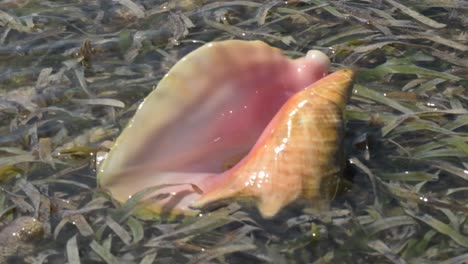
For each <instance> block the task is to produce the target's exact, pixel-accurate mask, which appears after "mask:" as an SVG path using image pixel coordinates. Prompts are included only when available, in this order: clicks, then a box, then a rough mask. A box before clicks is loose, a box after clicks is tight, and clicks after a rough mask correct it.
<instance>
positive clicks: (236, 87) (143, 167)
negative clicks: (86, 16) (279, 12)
mask: <svg viewBox="0 0 468 264" xmlns="http://www.w3.org/2000/svg"><path fill="white" fill-rule="evenodd" d="M328 66H329V60H328V58H327V57H326V56H325V55H324V54H323V53H321V52H319V51H309V52H308V54H307V55H306V56H305V57H303V58H299V59H296V60H290V59H288V58H287V57H285V56H283V55H282V54H281V52H280V51H279V50H278V49H276V48H273V47H270V46H268V45H267V44H265V43H263V42H261V41H240V40H229V41H222V42H213V43H209V44H206V45H204V46H202V47H200V48H198V49H197V50H195V51H193V52H192V53H190V54H188V55H187V56H185V57H184V58H183V59H181V61H179V62H178V63H177V64H176V65H174V67H173V68H172V69H171V70H170V71H169V72H168V73H167V74H166V76H165V77H164V78H163V79H162V80H161V81H160V83H159V85H158V87H157V88H156V89H155V90H154V91H153V92H152V93H151V94H150V95H148V97H147V98H146V99H145V100H144V102H143V103H142V104H141V105H140V107H139V108H138V111H137V113H136V114H135V116H134V117H133V119H132V120H131V121H130V122H129V124H128V126H127V128H126V129H125V130H124V131H123V132H122V134H121V135H120V137H119V138H118V139H117V141H116V143H115V145H114V147H113V148H112V149H111V151H110V153H109V154H108V157H107V158H106V159H105V161H104V162H103V164H102V165H101V166H100V168H99V171H98V182H99V184H100V186H101V187H103V188H105V189H108V190H109V191H110V192H111V194H112V196H113V197H114V198H115V199H117V200H118V201H120V202H125V201H126V200H127V199H129V198H130V197H131V196H132V195H134V194H136V193H137V192H140V191H142V190H145V189H147V188H148V187H152V186H161V188H160V189H157V190H154V191H152V192H151V193H150V194H147V195H146V197H145V199H146V201H151V202H149V203H148V206H147V209H149V210H152V211H156V212H159V213H161V212H162V213H168V212H169V213H174V212H175V213H179V212H182V213H184V214H194V213H197V212H198V211H197V210H196V208H200V207H203V206H205V205H207V204H209V203H211V202H214V201H218V200H222V199H226V198H231V197H245V198H248V199H250V200H252V201H254V202H255V203H256V204H257V207H258V208H259V210H260V213H261V214H262V215H263V216H264V217H265V218H269V217H273V216H274V215H275V214H277V213H278V211H279V210H281V209H282V208H283V207H284V206H286V205H288V204H289V203H291V202H293V201H296V200H300V199H302V200H306V201H308V202H309V204H310V205H311V206H312V207H315V208H319V207H323V206H324V205H326V204H328V202H329V200H330V199H331V197H332V196H333V193H334V190H335V187H336V183H337V181H338V175H339V174H340V172H341V168H342V166H341V165H342V164H341V161H342V160H341V156H340V146H341V141H342V138H343V120H342V112H343V109H344V107H345V105H346V102H347V100H348V97H349V93H350V90H351V89H350V87H351V84H352V78H353V73H352V71H351V70H340V71H337V72H335V73H333V74H331V75H328V76H326V77H324V78H322V77H323V76H324V75H326V73H327V71H328ZM319 79H320V80H319ZM317 80H319V81H318V82H316V81H317ZM314 82H316V83H315V84H312V83H314ZM311 84H312V85H311ZM246 154H247V155H246ZM230 161H231V162H232V163H233V167H232V168H229V166H228V165H226V164H227V163H229V162H230Z"/></svg>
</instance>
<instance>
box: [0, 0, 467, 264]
mask: <svg viewBox="0 0 468 264" xmlns="http://www.w3.org/2000/svg"><path fill="white" fill-rule="evenodd" d="M467 13H468V3H467V2H466V1H462V0H445V1H437V0H421V1H403V0H350V1H340V0H336V1H324V0H303V1H300V0H291V1H277V0H272V1H225V2H223V1H206V0H198V1H188V0H174V1H168V2H167V3H163V2H162V1H154V0H141V1H137V0H118V1H84V2H83V1H35V0H23V1H20V0H3V1H1V2H0V33H1V35H0V67H1V70H0V184H1V186H0V188H1V192H0V221H1V222H2V225H1V226H0V228H2V227H3V230H2V231H0V245H2V246H3V245H7V246H5V247H3V248H2V249H0V262H1V263H3V262H6V261H11V262H12V263H21V262H23V263H65V262H68V263H70V264H76V263H141V264H146V263H238V262H241V261H255V262H257V263H349V262H351V261H352V262H353V263H372V262H374V263H467V262H468V205H467V204H468V129H467V128H468V92H467V86H468V60H467V58H466V54H468V53H467V52H468V32H466V28H467V26H468V16H467ZM464 30H465V31H464ZM232 38H238V39H260V40H263V41H265V42H267V43H269V44H270V45H273V46H277V47H279V48H281V49H283V50H284V51H285V53H286V54H288V55H290V56H291V57H297V56H300V55H303V54H304V53H305V52H307V50H309V49H319V50H322V51H324V52H325V53H327V54H328V55H329V56H330V57H331V60H332V67H333V68H334V69H338V68H342V67H353V68H355V69H356V70H357V72H358V77H357V80H356V85H355V87H354V91H353V96H352V98H351V103H350V104H349V105H348V107H347V111H346V118H347V120H348V123H347V127H348V135H347V144H346V151H347V155H348V160H349V164H348V166H347V170H346V173H345V175H344V176H345V178H346V180H347V181H348V184H347V189H346V190H345V191H344V192H343V193H342V194H341V195H340V196H338V197H337V198H336V200H335V201H334V203H333V204H332V207H331V209H330V210H329V211H325V212H306V211H301V210H298V209H296V208H290V210H286V211H285V212H283V213H282V215H280V216H279V217H277V218H275V219H273V220H268V221H267V220H263V219H262V218H260V217H259V215H258V213H257V212H256V211H255V210H251V209H250V208H248V207H244V206H241V205H239V204H237V203H232V204H229V205H228V206H226V207H222V208H219V209H217V210H214V211H212V212H207V213H205V214H203V215H202V216H200V217H196V218H187V219H184V218H180V219H176V220H174V219H171V221H169V220H168V219H160V220H158V221H143V220H139V219H138V218H135V217H134V216H133V215H132V212H133V211H134V210H135V209H138V198H139V197H138V195H136V196H134V197H133V198H132V199H130V200H129V201H128V202H127V203H126V204H123V205H119V204H118V203H116V202H114V201H113V200H112V199H111V197H109V195H108V194H107V193H105V192H104V191H103V190H100V189H99V188H97V187H96V183H95V182H96V179H95V174H96V173H95V166H96V165H95V164H96V160H97V159H99V155H97V154H98V153H99V152H102V151H106V149H107V147H106V146H108V140H113V139H114V138H115V137H116V136H117V135H118V134H119V132H120V131H121V129H122V127H123V126H125V124H126V122H127V121H128V120H129V118H130V117H131V116H132V114H133V113H134V111H135V110H136V108H137V106H138V104H139V103H140V102H141V100H142V99H143V98H144V97H145V95H147V94H148V93H149V92H150V91H151V90H152V89H153V88H154V86H155V84H157V82H158V80H159V79H160V78H161V77H162V76H163V75H164V74H165V73H166V72H167V70H168V69H169V68H170V67H171V66H172V65H173V64H174V63H175V62H176V61H177V60H178V59H179V58H181V57H182V56H183V55H184V54H186V53H188V52H189V51H191V50H193V49H195V48H196V47H199V46H200V45H202V44H203V43H206V42H209V41H215V40H225V39H232ZM21 217H35V218H36V219H38V220H39V221H40V222H42V224H43V226H42V229H43V230H41V232H32V233H28V234H29V235H30V236H31V237H25V239H22V240H21V241H20V240H19V239H18V240H15V241H17V243H6V240H5V239H6V238H5V232H7V231H8V230H10V231H11V230H12V228H15V227H16V226H17V225H18V223H21V221H18V220H17V219H25V218H21ZM15 219H16V220H15ZM25 223H30V221H29V222H28V221H25ZM34 223H35V224H37V223H36V222H34ZM21 227H25V225H23V226H21V225H20V226H19V228H21ZM5 230H7V231H5ZM10 231H8V232H10ZM2 232H3V233H2ZM28 234H26V236H27V235H28ZM9 241H13V240H9ZM37 241H39V242H37Z"/></svg>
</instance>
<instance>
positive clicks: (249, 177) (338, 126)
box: [194, 69, 353, 218]
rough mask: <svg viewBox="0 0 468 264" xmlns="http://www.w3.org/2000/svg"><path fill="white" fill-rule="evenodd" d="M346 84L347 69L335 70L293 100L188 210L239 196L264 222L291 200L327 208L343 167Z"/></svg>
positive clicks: (349, 75)
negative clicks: (248, 200) (247, 199)
mask: <svg viewBox="0 0 468 264" xmlns="http://www.w3.org/2000/svg"><path fill="white" fill-rule="evenodd" d="M352 80H353V72H352V71H351V70H349V69H344V70H340V71H337V72H335V73H332V74H330V75H328V76H326V77H324V78H323V79H321V80H319V81H318V82H316V83H314V84H313V85H311V86H310V87H308V88H306V89H305V90H303V91H301V92H299V93H297V94H296V95H294V96H293V97H292V98H291V99H289V100H288V101H287V103H286V104H285V105H284V106H283V107H282V108H281V110H280V111H279V112H278V114H277V115H276V116H275V117H274V119H273V120H272V122H270V124H269V126H268V127H267V128H266V129H265V131H264V133H263V134H262V136H261V137H260V139H259V141H258V142H257V144H256V145H255V146H254V148H253V149H252V151H251V152H250V153H249V154H248V155H247V156H246V158H244V160H245V162H242V161H241V162H240V163H239V164H238V165H237V166H235V167H234V168H233V169H232V171H230V172H229V173H230V176H229V177H228V178H227V180H225V181H224V182H222V183H220V184H219V186H217V187H216V188H213V190H212V191H210V192H208V193H205V194H204V195H202V197H201V198H200V199H199V200H197V201H196V202H195V204H194V206H200V207H201V206H204V205H206V204H208V203H211V202H214V201H217V200H221V199H226V198H230V197H233V196H245V197H250V198H254V200H255V202H256V204H257V207H258V208H259V210H260V212H261V214H262V215H263V217H266V218H269V217H272V216H274V215H275V214H277V213H278V211H279V210H280V209H282V208H283V207H284V206H286V205H288V204H289V203H291V202H293V201H295V200H297V199H303V200H305V201H307V202H308V204H309V206H311V207H313V208H316V209H323V208H324V207H327V206H328V204H329V202H330V200H331V199H332V198H333V196H334V194H335V193H336V191H335V189H336V188H337V184H338V181H339V176H340V174H341V171H342V168H343V159H342V150H341V147H342V140H343V134H344V131H343V130H344V124H343V110H344V108H345V105H346V103H347V101H348V99H349V95H350V91H351V87H352ZM258 168H263V169H258Z"/></svg>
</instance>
